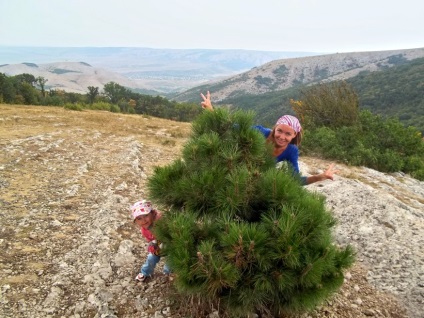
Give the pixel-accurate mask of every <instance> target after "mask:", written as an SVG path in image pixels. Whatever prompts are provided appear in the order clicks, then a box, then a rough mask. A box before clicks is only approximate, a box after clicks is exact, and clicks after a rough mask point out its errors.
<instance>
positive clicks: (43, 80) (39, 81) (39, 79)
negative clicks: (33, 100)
mask: <svg viewBox="0 0 424 318" xmlns="http://www.w3.org/2000/svg"><path fill="white" fill-rule="evenodd" d="M36 81H37V84H38V85H39V86H40V89H41V95H43V97H46V91H45V89H44V88H45V85H46V83H47V81H48V79H47V78H44V77H43V76H38V77H37V79H36Z"/></svg>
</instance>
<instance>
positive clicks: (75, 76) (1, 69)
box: [0, 62, 152, 94]
mask: <svg viewBox="0 0 424 318" xmlns="http://www.w3.org/2000/svg"><path fill="white" fill-rule="evenodd" d="M0 73H4V74H6V75H8V76H14V75H18V74H23V73H27V74H32V75H34V76H35V77H39V76H42V77H44V78H45V79H47V82H46V86H45V88H46V90H50V89H60V90H64V91H66V92H74V93H80V94H85V93H87V91H88V90H87V87H88V86H94V87H99V88H100V89H102V88H103V86H104V85H105V84H106V83H108V82H116V83H118V84H120V85H122V86H125V87H128V88H132V89H136V90H138V91H139V92H145V93H149V92H152V91H151V90H149V88H148V87H146V86H144V85H143V83H140V82H138V81H135V80H131V79H128V78H127V77H125V76H123V75H120V74H118V73H114V72H111V71H108V70H105V69H102V68H96V67H93V66H91V65H90V64H88V63H85V62H57V63H47V64H35V63H21V64H6V65H0Z"/></svg>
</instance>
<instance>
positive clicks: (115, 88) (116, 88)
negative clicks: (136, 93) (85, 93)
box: [103, 82, 128, 104]
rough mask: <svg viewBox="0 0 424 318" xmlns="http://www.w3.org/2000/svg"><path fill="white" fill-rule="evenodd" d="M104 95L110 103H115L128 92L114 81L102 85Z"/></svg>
mask: <svg viewBox="0 0 424 318" xmlns="http://www.w3.org/2000/svg"><path fill="white" fill-rule="evenodd" d="M103 90H104V93H105V95H106V96H107V97H108V98H109V99H110V101H111V103H113V104H117V103H118V102H119V101H120V100H121V99H122V98H125V97H126V95H127V94H128V90H127V89H126V88H125V87H124V86H121V85H119V84H118V83H115V82H109V83H107V84H105V86H104V87H103Z"/></svg>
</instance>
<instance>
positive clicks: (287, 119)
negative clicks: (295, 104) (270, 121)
mask: <svg viewBox="0 0 424 318" xmlns="http://www.w3.org/2000/svg"><path fill="white" fill-rule="evenodd" d="M275 125H287V126H290V127H291V128H293V130H294V131H295V132H297V133H298V132H300V131H301V130H302V126H300V122H299V119H297V118H296V117H294V116H291V115H284V116H281V117H280V118H278V120H277V122H276V123H275Z"/></svg>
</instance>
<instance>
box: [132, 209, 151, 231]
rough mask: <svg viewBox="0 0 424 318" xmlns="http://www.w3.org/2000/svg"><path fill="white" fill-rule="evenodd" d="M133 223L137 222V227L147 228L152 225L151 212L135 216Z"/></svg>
mask: <svg viewBox="0 0 424 318" xmlns="http://www.w3.org/2000/svg"><path fill="white" fill-rule="evenodd" d="M134 223H135V224H137V226H138V227H139V228H142V227H143V228H145V229H148V228H149V227H150V225H152V223H153V213H152V212H150V213H149V214H146V215H139V216H137V217H136V219H135V220H134Z"/></svg>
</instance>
